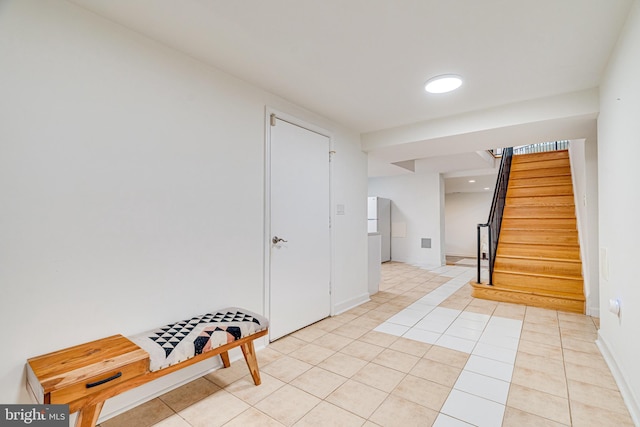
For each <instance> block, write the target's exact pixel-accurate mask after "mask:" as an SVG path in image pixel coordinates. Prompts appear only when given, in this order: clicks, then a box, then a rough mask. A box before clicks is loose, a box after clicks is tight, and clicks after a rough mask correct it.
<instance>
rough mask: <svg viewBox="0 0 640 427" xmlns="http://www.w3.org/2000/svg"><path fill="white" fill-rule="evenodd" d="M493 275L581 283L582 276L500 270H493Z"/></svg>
mask: <svg viewBox="0 0 640 427" xmlns="http://www.w3.org/2000/svg"><path fill="white" fill-rule="evenodd" d="M493 272H494V273H502V274H512V275H516V276H529V277H541V278H545V279H563V280H564V279H566V280H575V281H580V282H582V281H583V279H582V276H560V275H554V274H540V273H529V272H526V271H510V270H500V269H495V268H494V270H493Z"/></svg>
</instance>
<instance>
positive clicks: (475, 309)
mask: <svg viewBox="0 0 640 427" xmlns="http://www.w3.org/2000/svg"><path fill="white" fill-rule="evenodd" d="M464 311H468V312H470V313H478V314H486V315H487V316H491V315H493V312H494V311H495V307H486V306H478V305H473V303H470V304H469V305H467V306H466V307H465V309H464Z"/></svg>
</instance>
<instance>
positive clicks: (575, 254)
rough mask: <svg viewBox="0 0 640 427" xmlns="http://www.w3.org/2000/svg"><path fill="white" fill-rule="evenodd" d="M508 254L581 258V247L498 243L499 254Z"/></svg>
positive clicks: (533, 256)
mask: <svg viewBox="0 0 640 427" xmlns="http://www.w3.org/2000/svg"><path fill="white" fill-rule="evenodd" d="M506 255H512V256H527V257H531V258H535V257H540V258H558V259H570V260H579V259H580V248H578V247H567V246H561V247H557V248H554V247H550V246H549V245H520V244H514V243H503V242H501V243H500V244H499V245H498V253H497V256H506Z"/></svg>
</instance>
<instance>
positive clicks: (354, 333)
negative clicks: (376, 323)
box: [332, 324, 372, 339]
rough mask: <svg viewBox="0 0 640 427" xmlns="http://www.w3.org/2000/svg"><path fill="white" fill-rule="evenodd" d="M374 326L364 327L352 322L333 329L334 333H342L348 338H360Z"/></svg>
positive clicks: (341, 334)
mask: <svg viewBox="0 0 640 427" xmlns="http://www.w3.org/2000/svg"><path fill="white" fill-rule="evenodd" d="M371 329H372V328H362V327H359V326H353V325H351V324H349V325H344V326H341V327H339V328H336V329H334V330H333V331H332V333H334V334H336V335H340V336H343V337H347V338H352V339H358V338H360V337H361V336H363V335H364V334H366V333H367V332H369V331H370V330H371Z"/></svg>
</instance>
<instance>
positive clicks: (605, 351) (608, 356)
mask: <svg viewBox="0 0 640 427" xmlns="http://www.w3.org/2000/svg"><path fill="white" fill-rule="evenodd" d="M596 345H597V346H598V348H599V349H600V353H602V357H604V361H605V362H606V363H607V365H608V366H609V369H610V370H611V374H613V379H614V380H615V381H616V384H618V388H619V389H620V394H621V395H622V399H623V400H624V403H625V404H626V405H627V409H629V414H630V415H631V419H632V421H633V423H634V424H635V425H637V426H640V404H639V403H638V399H637V398H636V396H634V394H633V391H632V390H631V388H630V387H629V385H628V384H627V381H626V379H625V375H624V374H623V373H622V371H621V370H620V367H619V366H618V364H617V363H616V360H615V358H614V357H613V354H612V353H611V351H610V350H609V346H608V344H607V341H606V340H605V339H604V338H603V337H602V335H600V331H598V339H597V340H596Z"/></svg>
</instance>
